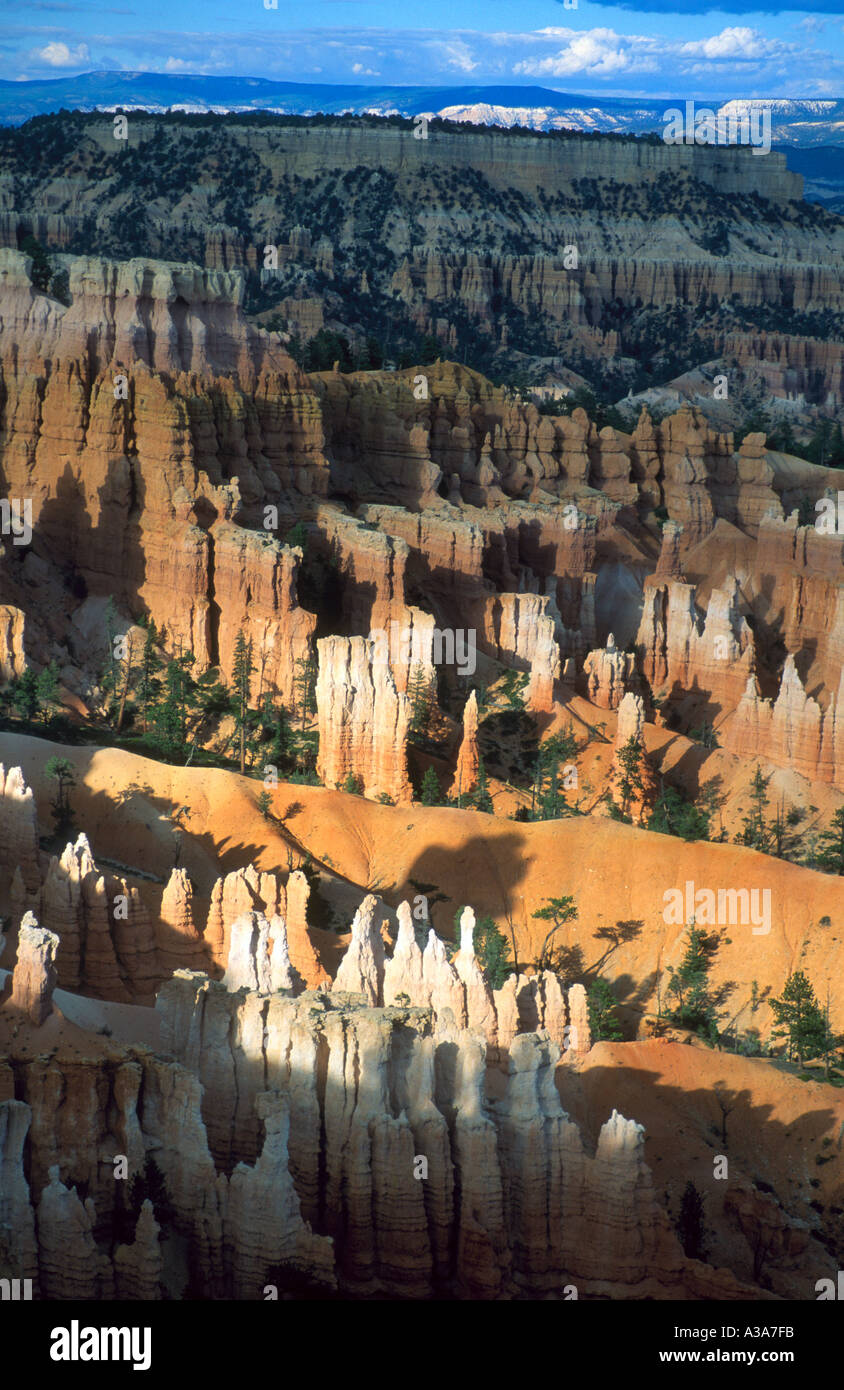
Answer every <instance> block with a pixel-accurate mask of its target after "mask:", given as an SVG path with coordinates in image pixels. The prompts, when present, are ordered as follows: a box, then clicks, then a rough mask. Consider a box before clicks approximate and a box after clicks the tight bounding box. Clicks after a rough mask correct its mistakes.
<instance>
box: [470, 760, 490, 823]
mask: <svg viewBox="0 0 844 1390" xmlns="http://www.w3.org/2000/svg"><path fill="white" fill-rule="evenodd" d="M472 800H473V802H474V806H475V810H476V811H486V812H487V814H488V815H490V816H491V815H492V814H493V810H492V796H491V795H490V790H489V782H488V781H487V775H486V768H485V767H484V760H483V758H478V781H477V785H476V787H475V793H474V796H473V798H472Z"/></svg>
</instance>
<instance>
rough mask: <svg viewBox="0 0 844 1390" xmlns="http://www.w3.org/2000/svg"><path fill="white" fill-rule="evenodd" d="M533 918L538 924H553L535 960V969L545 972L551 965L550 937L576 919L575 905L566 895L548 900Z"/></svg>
mask: <svg viewBox="0 0 844 1390" xmlns="http://www.w3.org/2000/svg"><path fill="white" fill-rule="evenodd" d="M533 916H534V917H535V918H536V920H537V921H538V922H553V923H554V925H553V927H552V928H551V930H550V931H549V932H548V934H547V936H546V937H545V940H544V941H543V943H542V949H541V951H540V952H539V955H538V956H537V958H536V969H537V970H547V969H549V968H550V965H551V954H550V951H549V947H550V943H551V937H552V936H554V935H555V934H556V933H557V932H558V931H562V929H563V927H564V926H565V924H566V922H573V921H574V919H575V918H576V917H577V903H576V901H575V899H574V898H573V897H571V896H570V894H568V893H566V894H565V895H564V896H563V897H560V898H548V899H547V900H546V903H545V906H544V907H539V908H537V909H536V911H535V912H534V913H533Z"/></svg>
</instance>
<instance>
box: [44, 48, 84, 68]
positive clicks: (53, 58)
mask: <svg viewBox="0 0 844 1390" xmlns="http://www.w3.org/2000/svg"><path fill="white" fill-rule="evenodd" d="M33 57H35V58H40V60H41V62H42V63H47V64H48V65H49V66H50V67H51V68H76V67H79V65H80V63H88V62H90V60H91V55H90V53H89V52H88V45H87V43H80V44H77V46H76V48H68V46H67V44H66V43H48V44H45V46H44V47H43V48H36V50H35V53H34V54H33Z"/></svg>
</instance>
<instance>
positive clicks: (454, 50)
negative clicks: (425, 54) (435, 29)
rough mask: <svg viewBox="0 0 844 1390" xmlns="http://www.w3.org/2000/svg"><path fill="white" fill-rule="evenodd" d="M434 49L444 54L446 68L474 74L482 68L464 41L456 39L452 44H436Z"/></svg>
mask: <svg viewBox="0 0 844 1390" xmlns="http://www.w3.org/2000/svg"><path fill="white" fill-rule="evenodd" d="M432 47H433V48H436V49H438V50H439V52H440V53H441V54H442V56H443V59H444V60H445V65H446V67H449V68H457V70H458V72H474V71H475V69H476V68H477V67H479V66H480V65H479V64H478V63H477V62H476V61H475V59H474V57H473V55H472V51H471V49H470V48H469V46H468V44H465V43H464V42H463V41H462V39H455V40H454V41H453V42H451V43H436V44H433V45H432Z"/></svg>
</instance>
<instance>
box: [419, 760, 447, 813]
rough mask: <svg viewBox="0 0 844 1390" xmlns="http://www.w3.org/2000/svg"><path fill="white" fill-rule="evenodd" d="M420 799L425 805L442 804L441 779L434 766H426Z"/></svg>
mask: <svg viewBox="0 0 844 1390" xmlns="http://www.w3.org/2000/svg"><path fill="white" fill-rule="evenodd" d="M419 795H420V800H421V802H422V805H423V806H441V805H442V799H443V797H442V791H441V790H440V779H439V777H438V776H437V774H436V772H435V771H434V769H433V768H432V767H426V768H425V774H424V776H423V778H422V786H421V788H420V792H419Z"/></svg>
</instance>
